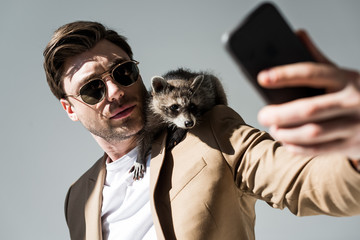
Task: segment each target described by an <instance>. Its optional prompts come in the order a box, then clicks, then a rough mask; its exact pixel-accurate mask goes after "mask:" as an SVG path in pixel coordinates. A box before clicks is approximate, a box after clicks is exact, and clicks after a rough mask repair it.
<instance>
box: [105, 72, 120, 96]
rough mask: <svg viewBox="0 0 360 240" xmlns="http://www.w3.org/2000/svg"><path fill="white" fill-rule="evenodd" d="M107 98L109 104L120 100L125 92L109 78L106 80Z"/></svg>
mask: <svg viewBox="0 0 360 240" xmlns="http://www.w3.org/2000/svg"><path fill="white" fill-rule="evenodd" d="M106 87H107V98H108V101H109V102H112V101H114V100H118V99H120V98H122V97H123V96H124V90H123V89H122V88H121V86H119V85H118V84H117V83H115V82H114V80H113V79H112V78H111V77H110V76H109V78H108V79H106Z"/></svg>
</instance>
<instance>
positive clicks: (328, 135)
mask: <svg viewBox="0 0 360 240" xmlns="http://www.w3.org/2000/svg"><path fill="white" fill-rule="evenodd" d="M270 133H271V135H272V136H273V137H274V138H275V139H277V140H279V141H281V142H283V143H285V144H292V145H316V144H324V143H327V142H333V141H336V140H339V139H352V138H356V137H357V135H359V134H360V119H359V118H357V117H346V118H337V119H332V120H329V121H326V122H320V123H309V124H305V125H301V126H298V127H293V128H278V127H271V128H270Z"/></svg>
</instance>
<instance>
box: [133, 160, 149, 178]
mask: <svg viewBox="0 0 360 240" xmlns="http://www.w3.org/2000/svg"><path fill="white" fill-rule="evenodd" d="M145 171H146V167H145V164H142V163H138V162H135V163H134V165H133V166H132V167H131V169H130V171H129V172H130V173H131V172H134V177H133V179H134V180H140V179H141V178H143V177H144V174H145Z"/></svg>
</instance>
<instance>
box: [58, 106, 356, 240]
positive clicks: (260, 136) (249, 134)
mask: <svg viewBox="0 0 360 240" xmlns="http://www.w3.org/2000/svg"><path fill="white" fill-rule="evenodd" d="M165 139H166V133H164V134H162V136H161V137H159V138H158V139H157V140H156V141H154V143H153V146H152V159H151V164H150V192H151V196H150V198H151V206H152V213H153V220H154V224H155V228H156V233H157V237H158V239H187V240H188V239H196V240H199V239H206V240H208V239H225V240H226V239H254V238H255V237H254V224H255V202H256V200H258V199H261V200H264V201H266V202H267V203H268V204H269V205H271V206H272V207H275V208H280V209H282V208H284V207H288V208H289V209H290V211H291V212H293V213H294V214H296V215H299V216H304V215H315V214H328V215H334V216H348V215H355V214H360V201H359V199H360V174H359V173H358V172H356V171H355V170H354V169H353V168H352V167H351V165H350V164H349V161H348V160H347V159H346V158H345V157H343V156H340V155H331V156H322V157H317V158H314V159H311V158H304V157H301V156H295V155H292V154H289V153H288V152H286V151H285V150H284V149H283V148H282V147H281V146H280V145H279V143H277V142H275V141H273V140H272V139H271V138H270V136H269V135H268V134H267V133H265V132H261V131H259V130H257V129H254V128H252V127H250V126H247V125H246V124H245V123H244V121H243V120H242V119H241V117H240V116H239V115H238V114H237V113H236V112H234V111H233V110H232V109H230V108H228V107H225V106H217V107H215V108H214V109H213V110H211V111H210V112H208V113H206V115H205V116H204V117H203V120H202V122H201V124H199V125H198V126H196V127H195V128H194V129H192V130H190V131H189V132H188V134H187V136H186V138H185V139H184V141H182V142H181V143H179V144H178V145H177V146H176V147H175V148H174V149H173V150H172V151H171V152H165ZM105 158H106V156H104V157H103V158H101V159H99V160H98V161H97V162H96V163H95V165H94V166H93V167H91V168H90V169H89V170H88V171H87V172H86V173H85V174H84V175H83V176H82V177H81V178H80V179H79V180H78V181H77V182H75V183H74V184H73V185H72V186H71V188H70V189H69V192H68V195H67V197H66V202H65V215H66V220H67V224H68V227H69V230H70V235H71V239H74V240H80V239H81V240H82V239H86V240H95V239H96V240H99V239H102V232H101V218H100V216H101V204H102V203H101V202H102V186H103V184H104V178H105V174H106V170H105ZM124 231H126V229H124Z"/></svg>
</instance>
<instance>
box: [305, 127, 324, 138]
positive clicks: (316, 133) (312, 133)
mask: <svg viewBox="0 0 360 240" xmlns="http://www.w3.org/2000/svg"><path fill="white" fill-rule="evenodd" d="M306 132H307V134H306V135H307V137H309V138H311V139H315V138H318V137H320V136H321V134H322V133H323V129H322V127H321V126H320V125H317V124H309V125H308V126H307V131H306Z"/></svg>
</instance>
